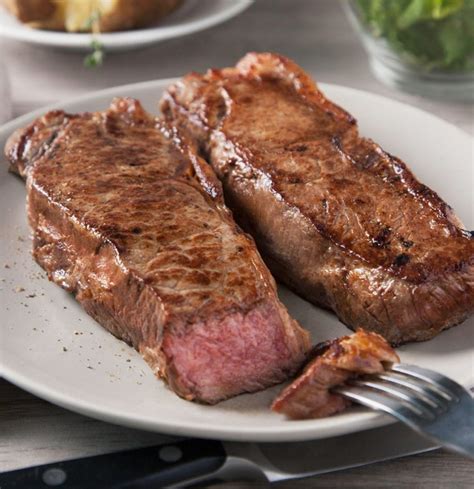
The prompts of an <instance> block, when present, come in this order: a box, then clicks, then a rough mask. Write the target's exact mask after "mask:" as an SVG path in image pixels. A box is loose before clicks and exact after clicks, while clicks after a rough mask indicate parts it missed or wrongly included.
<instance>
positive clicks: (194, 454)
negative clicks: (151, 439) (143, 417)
mask: <svg viewBox="0 0 474 489" xmlns="http://www.w3.org/2000/svg"><path fill="white" fill-rule="evenodd" d="M225 460H226V453H225V450H224V447H223V446H222V444H221V443H220V442H218V441H213V440H201V439H188V440H184V441H180V442H177V443H167V444H165V445H159V446H154V447H149V448H139V449H136V450H127V451H123V452H116V453H110V454H106V455H96V456H93V457H86V458H79V459H75V460H69V461H65V462H58V463H53V464H46V465H38V466H37V467H28V468H26V469H20V470H13V471H11V472H4V473H1V474H0V488H1V489H50V488H58V489H105V488H107V489H145V488H146V489H150V488H155V487H156V488H158V487H166V486H169V485H175V484H176V485H180V484H183V485H184V483H185V482H186V481H189V480H192V479H195V478H198V477H203V476H206V475H211V474H212V473H214V472H215V471H217V470H218V469H219V468H220V467H222V465H223V464H224V462H225Z"/></svg>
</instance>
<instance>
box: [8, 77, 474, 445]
mask: <svg viewBox="0 0 474 489" xmlns="http://www.w3.org/2000/svg"><path fill="white" fill-rule="evenodd" d="M176 79H177V78H176V77H172V78H164V79H155V80H149V81H144V82H139V83H132V84H125V85H119V86H115V87H109V88H106V89H103V90H98V91H92V92H90V93H88V94H83V95H80V96H77V97H73V98H69V99H67V100H64V101H61V102H55V103H53V104H49V105H47V106H44V107H40V108H38V109H36V110H34V111H31V112H29V113H27V114H24V115H21V116H19V117H17V118H15V119H13V120H10V121H8V122H6V123H4V124H3V125H0V137H2V138H3V137H5V136H7V135H9V134H10V133H12V132H13V131H14V130H15V129H17V128H18V127H21V126H23V125H25V124H27V123H29V122H30V121H31V120H33V119H34V118H36V117H38V116H40V115H42V114H44V113H45V112H47V111H49V110H53V109H57V108H59V107H61V108H63V109H65V110H68V106H71V105H76V104H81V103H86V102H89V101H91V99H95V98H105V97H110V98H112V97H114V96H117V92H119V91H140V90H149V89H150V88H154V87H156V88H157V90H159V89H160V88H163V87H164V86H166V85H168V84H170V83H172V82H173V81H175V80H176ZM318 85H319V86H320V87H321V88H322V89H323V91H324V90H326V89H328V88H329V89H331V88H334V89H342V90H345V91H348V92H349V93H350V92H353V93H354V92H355V93H357V94H360V95H365V96H367V95H369V96H370V97H374V98H375V99H379V100H383V101H384V102H385V103H387V102H389V103H391V104H394V105H397V106H399V107H400V106H402V107H403V106H404V107H408V108H410V110H415V111H417V112H418V113H420V114H421V115H422V116H424V117H429V118H431V119H433V120H436V121H438V122H442V123H443V124H448V125H449V126H451V128H452V129H454V130H456V131H457V132H459V133H460V134H461V135H462V136H463V137H466V136H467V137H468V138H470V140H471V141H474V138H473V137H472V136H471V135H470V134H469V133H467V132H466V131H464V130H462V129H460V128H459V127H457V126H455V125H454V124H452V123H450V122H448V121H446V120H444V119H442V118H441V117H439V116H436V115H434V114H432V113H430V112H427V111H425V110H423V109H420V108H418V107H413V106H411V105H409V104H407V103H404V102H400V101H398V100H395V99H392V98H389V97H386V96H383V95H379V94H374V93H372V92H368V91H365V90H360V89H356V88H352V87H347V86H343V85H338V84H332V83H319V84H318ZM0 375H1V376H2V377H4V378H5V379H6V380H8V381H10V382H11V383H13V384H14V385H17V386H18V387H20V388H23V389H24V390H26V391H28V392H30V393H32V394H34V395H36V396H38V397H40V398H42V399H45V400H47V401H49V402H52V403H54V404H56V405H59V406H61V407H64V408H66V409H69V410H71V411H74V412H77V413H80V414H83V415H86V416H89V417H92V418H95V419H99V420H102V421H106V422H110V423H114V424H120V425H122V426H128V427H131V428H136V429H145V430H147V431H155V432H160V433H166V434H170V435H184V436H198V437H202V438H218V439H221V440H229V441H243V442H252V441H253V442H292V441H303V440H311V439H323V438H330V437H333V436H339V435H342V434H345V433H352V432H358V431H364V430H366V429H371V428H377V427H380V426H384V425H387V424H391V423H394V422H395V421H394V420H393V419H392V418H391V417H389V416H387V415H384V414H381V413H377V412H373V411H367V412H365V411H364V412H360V413H357V414H358V420H357V423H355V422H351V423H344V424H343V425H341V426H339V427H334V426H333V425H329V426H328V427H327V428H326V427H324V426H322V427H318V431H317V432H316V433H315V432H314V431H313V430H312V429H311V428H310V427H309V426H308V424H309V423H311V422H312V421H314V420H308V421H300V422H299V423H298V425H296V424H294V425H293V424H288V426H287V427H286V426H285V427H279V428H274V427H266V428H262V429H261V430H260V431H258V432H257V433H256V432H255V429H254V428H242V427H239V429H238V430H236V429H235V428H233V427H229V428H227V429H224V430H222V429H220V428H217V429H214V430H213V429H212V428H211V429H210V427H209V426H208V425H207V424H205V425H204V426H202V427H199V426H196V423H195V422H192V423H190V424H189V425H186V424H183V423H178V422H176V421H174V422H163V421H161V420H160V419H155V418H154V419H153V421H152V423H153V425H152V426H151V425H150V420H149V419H148V418H143V419H138V418H131V417H130V415H128V416H127V414H126V413H120V412H118V411H115V412H114V414H111V413H109V412H107V411H105V410H103V409H101V408H100V407H99V406H97V405H94V404H91V403H89V402H82V400H80V399H79V400H78V399H77V398H75V399H74V397H72V396H69V395H64V394H62V393H61V392H59V391H58V390H55V389H50V388H49V387H48V386H47V385H45V384H40V386H38V385H34V382H33V381H30V380H29V379H28V378H27V377H26V376H25V375H23V374H21V373H19V372H18V371H15V370H14V369H11V368H9V367H8V366H7V365H5V364H4V362H3V360H2V359H1V358H0ZM78 401H79V402H78Z"/></svg>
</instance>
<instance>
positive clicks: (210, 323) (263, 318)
mask: <svg viewBox="0 0 474 489" xmlns="http://www.w3.org/2000/svg"><path fill="white" fill-rule="evenodd" d="M162 350H163V354H164V355H165V356H166V359H167V361H166V365H167V367H166V374H167V375H169V379H170V382H171V383H172V384H173V388H175V389H176V390H178V391H182V392H190V393H191V394H190V395H191V396H192V395H193V394H194V393H196V392H199V396H200V397H204V398H205V399H206V400H207V401H208V402H211V403H212V402H214V401H217V400H219V399H221V398H222V397H223V396H225V397H230V396H232V395H234V394H235V393H236V392H241V391H246V392H253V391H257V390H261V389H262V388H264V387H265V386H266V385H269V384H273V383H276V382H279V381H283V380H284V379H285V378H287V377H288V374H289V372H291V371H293V370H294V366H293V362H292V360H291V352H290V350H289V348H288V344H287V338H286V336H285V331H284V329H283V328H282V322H281V318H280V316H279V314H278V312H277V311H276V310H275V307H274V306H273V305H271V304H268V303H267V304H265V303H264V304H260V305H258V306H256V307H254V308H252V309H251V310H249V312H248V313H246V314H243V313H242V312H239V311H237V312H234V313H229V314H228V315H226V316H225V317H223V318H221V319H219V318H209V319H207V320H204V321H202V322H197V323H195V324H193V325H190V326H189V328H188V329H187V330H186V334H185V335H181V334H180V333H179V331H173V332H172V333H170V334H167V335H166V336H165V338H164V340H163V345H162ZM178 371H179V372H180V375H175V372H178ZM170 374H171V375H170Z"/></svg>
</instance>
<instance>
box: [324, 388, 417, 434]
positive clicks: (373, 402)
mask: <svg viewBox="0 0 474 489" xmlns="http://www.w3.org/2000/svg"><path fill="white" fill-rule="evenodd" d="M332 391H333V392H337V393H338V394H341V395H343V396H344V397H347V398H348V399H351V400H352V401H355V402H357V403H359V404H362V405H363V406H367V407H369V408H372V409H377V410H379V411H383V412H385V413H387V414H391V415H392V416H394V417H395V418H397V419H399V420H400V421H403V422H404V423H406V424H408V425H409V426H412V427H414V426H417V425H418V423H419V422H420V421H421V420H422V417H421V416H420V415H419V413H418V411H417V410H416V409H415V407H414V406H413V405H412V404H408V403H405V402H404V401H400V400H398V399H393V398H392V397H390V396H388V395H386V394H381V393H379V392H375V391H371V390H369V389H367V388H364V387H357V386H349V385H341V386H337V387H335V388H333V389H332Z"/></svg>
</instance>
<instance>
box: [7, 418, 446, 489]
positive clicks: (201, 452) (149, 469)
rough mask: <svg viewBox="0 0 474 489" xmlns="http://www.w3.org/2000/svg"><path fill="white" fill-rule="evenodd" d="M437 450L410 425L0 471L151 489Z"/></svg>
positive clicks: (52, 481)
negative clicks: (338, 434)
mask: <svg viewBox="0 0 474 489" xmlns="http://www.w3.org/2000/svg"><path fill="white" fill-rule="evenodd" d="M435 448H437V447H436V446H435V445H433V444H431V443H430V442H427V441H426V440H425V439H424V438H421V437H420V436H418V435H417V434H415V433H414V432H412V431H411V430H410V429H408V428H406V427H405V426H403V425H401V424H399V423H395V424H391V425H389V426H384V427H382V428H376V429H372V430H368V431H363V432H357V433H352V434H348V435H343V436H338V437H334V438H328V439H322V440H313V441H305V442H297V443H237V442H219V441H214V440H204V439H185V440H180V441H177V442H173V443H167V444H163V445H158V446H153V447H147V448H140V449H134V450H127V451H122V452H116V453H110V454H105V455H97V456H93V457H86V458H80V459H75V460H67V461H62V462H57V463H52V464H46V465H40V466H36V467H28V468H24V469H19V470H14V471H10V472H4V473H1V474H0V487H1V488H2V489H27V488H28V489H36V488H46V487H59V488H62V489H99V488H100V489H102V488H104V487H107V488H110V489H132V488H133V489H145V488H146V489H149V488H154V487H169V488H177V487H189V486H191V485H195V484H200V486H201V487H202V484H205V483H208V484H210V483H212V482H214V481H241V480H260V481H264V480H265V481H268V482H276V481H282V480H290V479H297V478H303V477H310V476H314V475H318V474H323V473H327V472H332V471H337V470H343V469H347V468H351V467H357V466H361V465H367V464H370V463H374V462H380V461H383V460H389V459H393V458H398V457H403V456H406V455H412V454H415V453H421V452H426V451H429V450H433V449H435Z"/></svg>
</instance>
